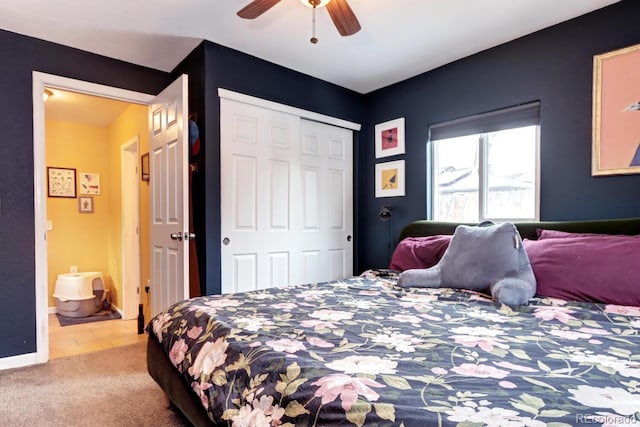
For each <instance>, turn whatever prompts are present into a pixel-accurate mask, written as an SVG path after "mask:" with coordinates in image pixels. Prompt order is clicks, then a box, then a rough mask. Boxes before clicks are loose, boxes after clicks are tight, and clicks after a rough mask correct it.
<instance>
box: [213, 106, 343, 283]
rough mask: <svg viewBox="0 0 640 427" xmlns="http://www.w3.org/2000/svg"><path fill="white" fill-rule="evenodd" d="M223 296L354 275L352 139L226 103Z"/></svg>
mask: <svg viewBox="0 0 640 427" xmlns="http://www.w3.org/2000/svg"><path fill="white" fill-rule="evenodd" d="M220 132H221V147H220V154H221V161H220V163H221V164H220V168H221V170H220V173H221V182H220V185H221V205H220V209H221V236H222V241H221V263H222V264H221V268H222V288H221V290H222V293H227V292H240V291H248V290H254V289H264V288H268V287H273V286H283V285H286V284H296V283H309V282H319V281H326V280H333V279H338V278H341V277H346V276H349V275H351V274H352V259H353V249H352V246H353V244H352V239H351V236H352V233H353V203H352V199H353V195H352V188H353V175H352V167H353V166H352V164H353V160H352V159H353V135H352V132H351V131H350V130H346V129H343V128H340V127H336V126H330V125H327V124H322V123H318V122H312V121H308V120H305V119H302V118H301V117H300V116H297V115H293V114H289V113H285V112H281V111H276V110H271V109H267V108H263V107H258V106H254V105H249V104H245V103H242V102H238V101H233V100H228V99H221V127H220Z"/></svg>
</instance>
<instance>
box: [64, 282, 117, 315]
mask: <svg viewBox="0 0 640 427" xmlns="http://www.w3.org/2000/svg"><path fill="white" fill-rule="evenodd" d="M108 292H109V291H108V290H106V289H105V288H104V281H103V280H102V274H101V273H98V272H94V271H92V272H87V273H65V274H59V275H58V278H57V280H56V287H55V290H54V291H53V297H54V298H55V299H56V308H57V309H58V313H59V314H61V315H63V316H68V317H86V316H91V315H92V314H94V313H96V312H98V311H100V310H102V309H103V308H109V306H110V303H109V299H108V298H107V293H108Z"/></svg>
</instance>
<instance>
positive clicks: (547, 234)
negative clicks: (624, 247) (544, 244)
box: [536, 228, 640, 240]
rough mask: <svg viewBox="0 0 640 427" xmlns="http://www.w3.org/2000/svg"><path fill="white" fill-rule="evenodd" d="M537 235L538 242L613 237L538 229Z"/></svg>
mask: <svg viewBox="0 0 640 427" xmlns="http://www.w3.org/2000/svg"><path fill="white" fill-rule="evenodd" d="M536 232H537V234H538V240H542V239H558V238H560V239H564V238H567V237H603V236H604V237H609V236H614V235H613V234H595V233H570V232H568V231H560V230H547V229H543V228H538V229H537V230H536ZM620 236H622V237H627V236H624V235H620ZM629 237H640V235H638V236H629Z"/></svg>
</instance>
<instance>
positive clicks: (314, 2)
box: [300, 0, 331, 8]
mask: <svg viewBox="0 0 640 427" xmlns="http://www.w3.org/2000/svg"><path fill="white" fill-rule="evenodd" d="M330 1H331V0H300V2H301V3H302V4H303V5H305V6H307V7H315V8H318V7H325V6H326V5H327V4H329V2H330Z"/></svg>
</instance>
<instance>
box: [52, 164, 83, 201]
mask: <svg viewBox="0 0 640 427" xmlns="http://www.w3.org/2000/svg"><path fill="white" fill-rule="evenodd" d="M47 184H48V188H49V197H69V198H72V199H74V198H75V197H76V170H75V169H70V168H55V167H48V168H47Z"/></svg>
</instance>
